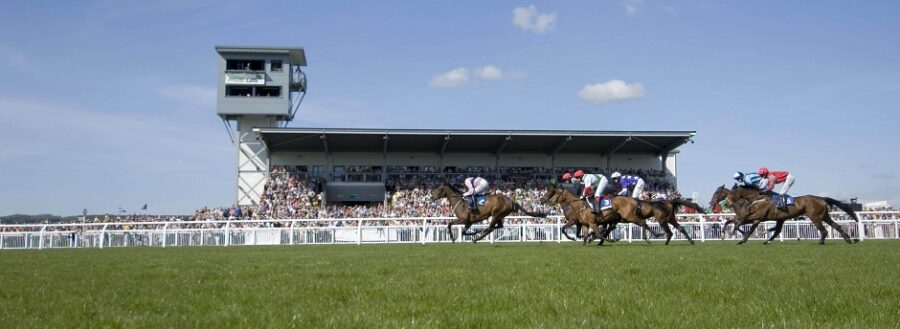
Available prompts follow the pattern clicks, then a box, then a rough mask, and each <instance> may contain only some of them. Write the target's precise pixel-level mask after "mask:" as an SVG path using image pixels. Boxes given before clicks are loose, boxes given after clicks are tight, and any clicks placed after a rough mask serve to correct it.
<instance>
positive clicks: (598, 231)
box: [586, 221, 606, 244]
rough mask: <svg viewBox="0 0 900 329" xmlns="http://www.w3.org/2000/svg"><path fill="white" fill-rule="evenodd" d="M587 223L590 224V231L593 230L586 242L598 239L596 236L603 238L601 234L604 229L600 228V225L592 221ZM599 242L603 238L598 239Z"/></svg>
mask: <svg viewBox="0 0 900 329" xmlns="http://www.w3.org/2000/svg"><path fill="white" fill-rule="evenodd" d="M588 225H589V226H590V228H591V231H593V232H591V233H590V239H588V240H587V243H586V244H590V243H591V242H594V239H598V238H599V239H603V234H604V233H606V232H604V230H601V229H600V226H598V225H597V223H596V222H594V221H592V222H591V223H590V224H588ZM600 242H603V240H600Z"/></svg>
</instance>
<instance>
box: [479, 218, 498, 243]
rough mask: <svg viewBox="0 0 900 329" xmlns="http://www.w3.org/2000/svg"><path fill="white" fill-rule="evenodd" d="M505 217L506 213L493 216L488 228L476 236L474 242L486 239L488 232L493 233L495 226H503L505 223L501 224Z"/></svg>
mask: <svg viewBox="0 0 900 329" xmlns="http://www.w3.org/2000/svg"><path fill="white" fill-rule="evenodd" d="M503 217H505V215H504V216H498V217H497V218H493V219H492V220H491V222H490V224H488V227H487V228H486V229H484V231H482V232H481V234H479V235H478V236H476V237H475V239H474V240H472V243H475V242H478V241H479V240H481V239H484V237H486V236H487V235H488V234H491V232H493V231H494V228H497V227H503V225H502V224H501V223H502V222H503Z"/></svg>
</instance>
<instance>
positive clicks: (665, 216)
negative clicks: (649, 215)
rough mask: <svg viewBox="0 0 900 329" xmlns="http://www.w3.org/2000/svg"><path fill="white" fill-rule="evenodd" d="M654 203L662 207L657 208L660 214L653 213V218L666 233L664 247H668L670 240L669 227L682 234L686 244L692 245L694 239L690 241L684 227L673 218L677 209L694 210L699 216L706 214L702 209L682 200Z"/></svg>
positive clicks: (670, 232) (670, 231)
mask: <svg viewBox="0 0 900 329" xmlns="http://www.w3.org/2000/svg"><path fill="white" fill-rule="evenodd" d="M653 202H654V203H658V204H660V205H662V207H658V208H657V209H660V210H662V211H663V212H662V213H654V214H653V218H656V221H657V222H659V226H660V227H662V229H663V231H665V232H666V245H667V246H668V245H669V241H670V240H672V235H673V234H672V230H670V229H669V225H671V226H673V227H675V229H677V230H678V231H679V232H681V234H684V237H685V238H687V240H688V242H690V243H691V244H694V239H691V235H690V234H688V232H687V231H686V230H685V229H684V226H681V224H679V223H678V218H677V217H676V216H675V214H676V213H678V207H682V206H683V207H688V208H691V209H694V210H696V211H697V212H699V213H701V214H706V212H705V211H704V210H703V207H700V205H698V204H696V203H694V202H690V201H687V200H682V199H675V200H661V201H653Z"/></svg>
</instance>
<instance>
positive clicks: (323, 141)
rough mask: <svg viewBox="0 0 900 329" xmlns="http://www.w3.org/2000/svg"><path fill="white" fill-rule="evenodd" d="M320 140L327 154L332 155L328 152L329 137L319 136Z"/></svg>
mask: <svg viewBox="0 0 900 329" xmlns="http://www.w3.org/2000/svg"><path fill="white" fill-rule="evenodd" d="M319 138H321V139H322V147H324V148H325V154H331V151H329V150H328V136H325V134H322V136H319Z"/></svg>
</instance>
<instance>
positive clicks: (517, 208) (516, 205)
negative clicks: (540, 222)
mask: <svg viewBox="0 0 900 329" xmlns="http://www.w3.org/2000/svg"><path fill="white" fill-rule="evenodd" d="M513 211H521V212H524V213H525V214H526V215H528V216H531V217H540V218H547V214H545V213H542V212H530V211H528V210H526V209H525V208H523V207H522V205H520V204H519V203H518V202H515V201H513Z"/></svg>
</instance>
